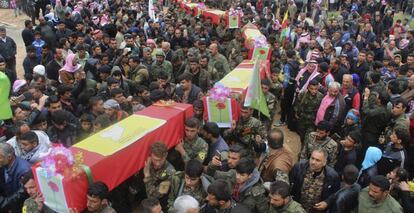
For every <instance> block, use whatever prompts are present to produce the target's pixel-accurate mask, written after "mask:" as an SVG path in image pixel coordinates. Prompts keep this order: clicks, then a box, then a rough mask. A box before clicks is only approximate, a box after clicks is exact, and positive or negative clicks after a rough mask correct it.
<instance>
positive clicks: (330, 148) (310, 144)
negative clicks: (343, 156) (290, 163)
mask: <svg viewBox="0 0 414 213" xmlns="http://www.w3.org/2000/svg"><path fill="white" fill-rule="evenodd" d="M316 134H317V133H316V132H311V133H309V134H308V135H307V136H306V138H305V143H304V147H303V149H302V152H301V153H300V159H303V160H307V159H309V157H310V155H311V153H312V151H313V150H314V149H316V148H322V149H324V150H325V151H326V152H327V153H328V165H329V166H331V167H334V166H335V164H336V157H337V155H338V143H337V142H336V141H334V140H332V138H330V137H329V136H327V137H326V138H325V139H324V140H322V141H320V140H317V139H316Z"/></svg>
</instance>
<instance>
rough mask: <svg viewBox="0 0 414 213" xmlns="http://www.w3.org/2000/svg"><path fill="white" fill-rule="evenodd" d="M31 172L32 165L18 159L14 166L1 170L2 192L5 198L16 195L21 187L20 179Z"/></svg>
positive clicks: (0, 190) (0, 185)
mask: <svg viewBox="0 0 414 213" xmlns="http://www.w3.org/2000/svg"><path fill="white" fill-rule="evenodd" d="M29 170H30V164H29V163H28V162H27V161H25V160H23V159H21V158H20V157H16V159H15V161H14V162H13V164H12V166H11V167H10V168H9V169H7V168H6V167H2V168H0V176H1V178H0V192H1V194H2V195H3V196H9V195H11V194H13V193H15V192H16V191H17V190H18V189H19V187H20V178H21V177H22V175H23V174H24V173H26V172H28V171H29Z"/></svg>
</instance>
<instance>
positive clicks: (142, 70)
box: [128, 64, 149, 85]
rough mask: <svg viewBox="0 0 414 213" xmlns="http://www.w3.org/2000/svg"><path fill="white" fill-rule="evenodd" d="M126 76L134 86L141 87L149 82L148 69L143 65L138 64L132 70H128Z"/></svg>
mask: <svg viewBox="0 0 414 213" xmlns="http://www.w3.org/2000/svg"><path fill="white" fill-rule="evenodd" d="M128 75H129V76H128V78H129V79H131V80H132V81H133V82H134V83H135V84H136V85H142V84H145V83H146V82H148V81H149V73H148V69H147V67H146V66H145V65H143V64H140V65H139V66H138V67H137V68H135V69H134V70H130V71H129V72H128Z"/></svg>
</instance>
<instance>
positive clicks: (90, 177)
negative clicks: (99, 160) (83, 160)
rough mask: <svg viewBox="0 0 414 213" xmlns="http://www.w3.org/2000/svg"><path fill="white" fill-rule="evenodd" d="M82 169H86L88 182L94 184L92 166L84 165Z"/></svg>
mask: <svg viewBox="0 0 414 213" xmlns="http://www.w3.org/2000/svg"><path fill="white" fill-rule="evenodd" d="M82 169H83V171H85V174H86V177H87V178H88V183H89V184H92V183H93V177H92V172H91V168H89V166H86V165H82Z"/></svg>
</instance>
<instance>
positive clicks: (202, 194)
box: [168, 160, 212, 212]
mask: <svg viewBox="0 0 414 213" xmlns="http://www.w3.org/2000/svg"><path fill="white" fill-rule="evenodd" d="M211 181H212V178H211V177H208V176H206V175H203V164H202V163H201V162H200V161H198V160H190V161H188V163H187V165H186V167H185V172H177V173H175V175H174V176H173V177H172V181H171V191H170V194H169V197H168V212H173V209H174V208H173V204H174V201H175V199H177V197H179V196H182V195H191V196H192V197H193V198H195V199H196V200H197V201H198V202H199V203H204V199H205V198H206V197H207V188H208V186H209V185H210V183H211Z"/></svg>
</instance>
